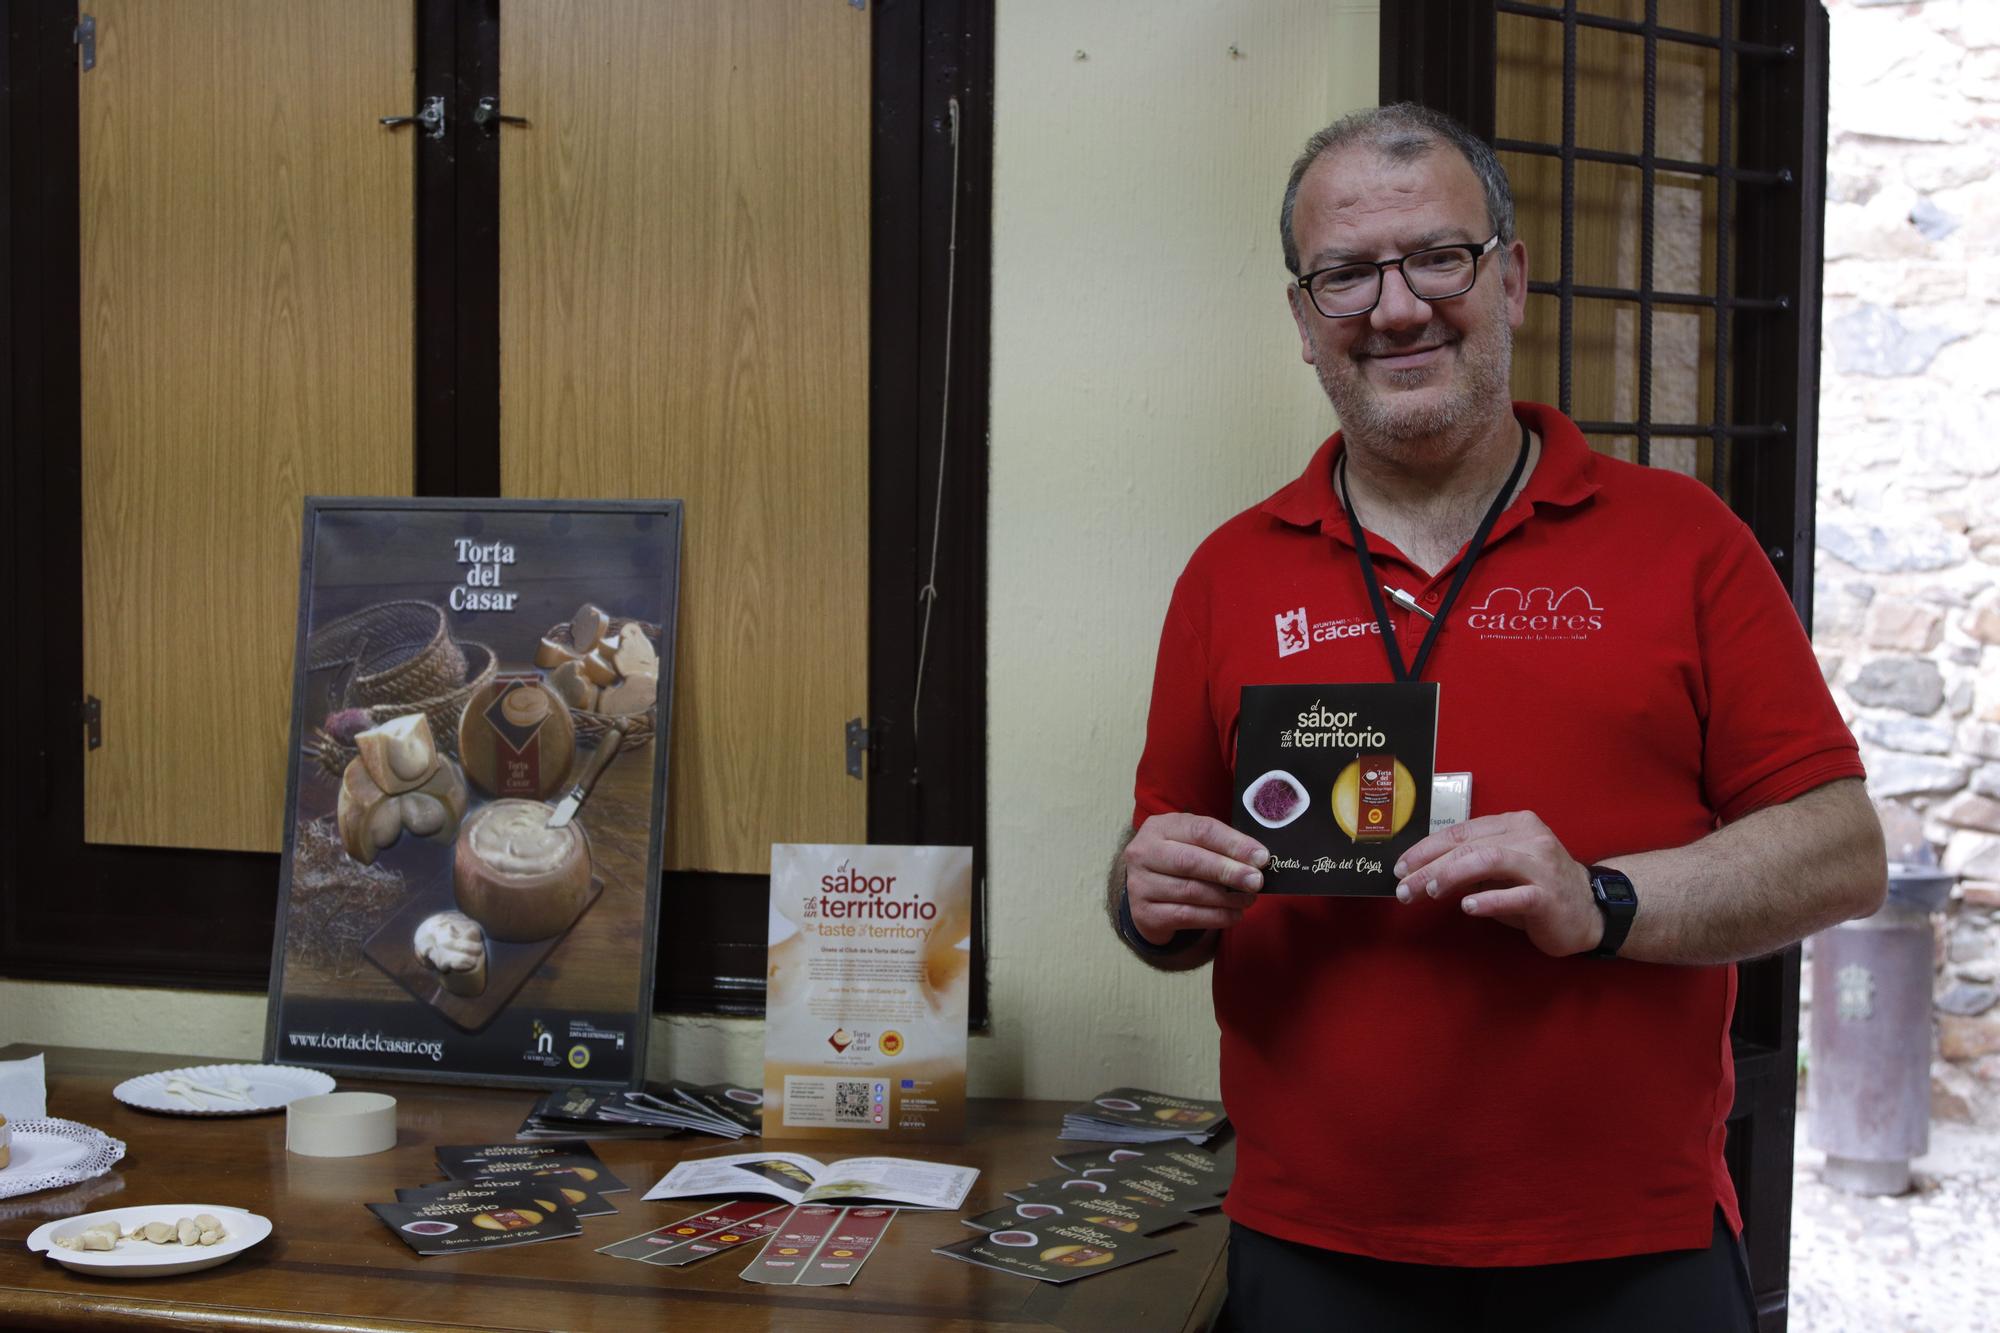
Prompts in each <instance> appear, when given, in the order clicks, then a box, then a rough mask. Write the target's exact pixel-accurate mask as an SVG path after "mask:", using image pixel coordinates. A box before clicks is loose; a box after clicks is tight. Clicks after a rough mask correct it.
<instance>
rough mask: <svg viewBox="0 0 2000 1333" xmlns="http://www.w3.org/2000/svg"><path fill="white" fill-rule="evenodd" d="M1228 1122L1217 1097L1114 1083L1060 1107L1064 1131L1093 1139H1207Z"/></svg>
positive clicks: (1065, 1134)
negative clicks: (1201, 1097) (1080, 1101)
mask: <svg viewBox="0 0 2000 1333" xmlns="http://www.w3.org/2000/svg"><path fill="white" fill-rule="evenodd" d="M1228 1123H1229V1117H1228V1115H1227V1114H1226V1113H1225V1112H1224V1111H1223V1109H1222V1103H1221V1102H1204V1101H1196V1100H1195V1099H1193V1098H1191V1097H1174V1096H1170V1095H1169V1094H1167V1093H1164V1092H1149V1091H1148V1090H1146V1089H1145V1088H1113V1089H1112V1090H1111V1091H1109V1092H1105V1093H1099V1094H1098V1095H1097V1096H1096V1097H1093V1098H1092V1099H1091V1100H1089V1101H1087V1102H1085V1103H1083V1105H1081V1106H1072V1107H1071V1108H1070V1109H1069V1110H1067V1111H1065V1112H1063V1126H1062V1137H1063V1138H1066V1139H1086V1140H1089V1141H1090V1142H1092V1143H1165V1142H1167V1141H1168V1140H1169V1139H1186V1140H1187V1141H1188V1142H1189V1143H1196V1144H1199V1143H1206V1142H1208V1141H1209V1140H1210V1139H1211V1138H1213V1137H1214V1136H1215V1134H1216V1132H1217V1131H1218V1130H1220V1129H1221V1128H1222V1127H1223V1126H1224V1125H1226V1124H1228Z"/></svg>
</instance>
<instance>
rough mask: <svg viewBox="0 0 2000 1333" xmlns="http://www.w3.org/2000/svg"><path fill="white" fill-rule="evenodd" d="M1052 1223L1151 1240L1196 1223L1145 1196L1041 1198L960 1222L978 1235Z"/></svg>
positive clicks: (1007, 1205) (1024, 1201)
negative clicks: (977, 1232) (1161, 1234)
mask: <svg viewBox="0 0 2000 1333" xmlns="http://www.w3.org/2000/svg"><path fill="white" fill-rule="evenodd" d="M1050 1219H1054V1220H1056V1221H1059V1222H1084V1223H1088V1224H1089V1225H1091V1226H1094V1227H1103V1228H1104V1229H1105V1230H1107V1231H1125V1232H1131V1233H1133V1234H1135V1235H1141V1236H1150V1235H1153V1234H1155V1233H1156V1232H1161V1231H1165V1230H1167V1229H1168V1228H1169V1227H1177V1226H1179V1225H1181V1223H1183V1222H1192V1221H1194V1218H1193V1217H1191V1216H1189V1215H1188V1214H1187V1213H1184V1212H1181V1211H1180V1210H1179V1209H1176V1208H1168V1207H1166V1206H1164V1205H1162V1204H1160V1203H1159V1202H1157V1201H1156V1200H1154V1199H1151V1198H1148V1197H1146V1196H1145V1195H1139V1196H1137V1197H1136V1198H1133V1197H1127V1196H1124V1195H1111V1194H1090V1195H1082V1196H1077V1197H1070V1198H1043V1197H1039V1196H1038V1197H1036V1198H1032V1199H1024V1200H1021V1201H1019V1202H1016V1203H1010V1204H1005V1205H1003V1206H1001V1207H999V1208H994V1209H991V1210H989V1211H987V1212H983V1213H979V1214H977V1215H976V1216H973V1217H964V1218H960V1219H959V1220H960V1221H961V1222H964V1223H965V1225H967V1226H969V1227H971V1228H972V1229H973V1230H974V1231H1011V1230H1013V1229H1015V1228H1017V1227H1024V1226H1025V1227H1028V1228H1029V1229H1030V1230H1032V1229H1033V1227H1034V1225H1035V1224H1037V1223H1042V1222H1046V1221H1049V1220H1050Z"/></svg>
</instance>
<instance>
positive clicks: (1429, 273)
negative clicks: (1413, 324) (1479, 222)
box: [1298, 232, 1500, 319]
mask: <svg viewBox="0 0 2000 1333" xmlns="http://www.w3.org/2000/svg"><path fill="white" fill-rule="evenodd" d="M1499 244H1500V234H1499V233H1498V232H1495V233H1494V234H1493V237H1492V239H1491V240H1489V241H1487V242H1486V244H1484V245H1434V246H1432V247H1430V248H1429V249H1428V250H1412V251H1411V252H1410V253H1409V254H1406V255H1403V256H1402V257H1401V258H1398V259H1381V260H1364V261H1362V262H1360V263H1354V264H1335V265H1334V266H1333V267H1332V268H1322V269H1314V270H1313V271H1312V272H1311V273H1308V274H1306V275H1305V276H1303V277H1301V278H1300V279H1299V280H1298V283H1299V286H1301V287H1303V288H1305V292H1306V296H1307V297H1308V298H1310V299H1311V301H1312V303H1313V309H1315V310H1317V311H1319V312H1320V314H1322V315H1325V316H1326V317H1327V318H1328V319H1351V318H1353V317H1354V316H1356V315H1365V314H1367V313H1368V312H1369V311H1371V310H1373V309H1374V308H1375V307H1376V305H1377V304H1379V303H1380V302H1381V300H1382V274H1383V273H1384V272H1385V271H1386V270H1388V269H1392V268H1393V269H1398V270H1401V272H1402V274H1403V285H1404V286H1406V287H1408V288H1409V289H1410V295H1412V296H1414V297H1416V298H1417V299H1418V300H1422V301H1448V300H1450V299H1451V298H1452V297H1454V296H1463V295H1465V294H1466V293H1467V292H1469V291H1471V290H1472V284H1473V283H1475V282H1477V281H1479V259H1480V256H1482V255H1485V254H1489V253H1491V252H1492V250H1493V247H1495V246H1497V245H1499Z"/></svg>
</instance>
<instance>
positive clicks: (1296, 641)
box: [1271, 606, 1382, 657]
mask: <svg viewBox="0 0 2000 1333" xmlns="http://www.w3.org/2000/svg"><path fill="white" fill-rule="evenodd" d="M1271 619H1272V620H1273V621H1274V622H1275V623H1276V628H1277V634H1278V656H1280V657H1290V656H1291V655H1292V654H1293V653H1302V652H1304V651H1305V650H1306V649H1308V648H1310V647H1312V646H1313V645H1314V644H1316V643H1331V642H1333V641H1334V640H1335V639H1354V638H1359V637H1360V636H1361V635H1363V634H1373V635H1376V636H1377V637H1380V635H1381V633H1382V630H1381V627H1380V626H1378V625H1376V623H1375V622H1374V621H1373V620H1363V619H1360V618H1358V617H1356V618H1352V619H1348V620H1320V621H1314V620H1313V619H1312V617H1311V616H1309V615H1307V614H1306V609H1305V608H1304V607H1303V606H1299V607H1294V608H1292V609H1291V610H1289V611H1280V612H1278V613H1277V614H1276V615H1274V616H1272V617H1271Z"/></svg>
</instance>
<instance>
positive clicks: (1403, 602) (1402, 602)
mask: <svg viewBox="0 0 2000 1333" xmlns="http://www.w3.org/2000/svg"><path fill="white" fill-rule="evenodd" d="M1382 591H1384V592H1386V593H1388V594H1389V600H1390V601H1392V602H1394V603H1395V604H1396V605H1397V606H1400V607H1402V608H1403V609H1404V610H1405V611H1414V612H1416V613H1417V614H1418V615H1420V616H1422V617H1423V618H1424V619H1425V620H1436V619H1437V617H1436V616H1434V615H1432V614H1431V613H1430V612H1428V611H1426V610H1424V608H1423V607H1421V606H1419V605H1417V599H1416V598H1414V597H1412V596H1410V594H1408V593H1406V592H1404V591H1403V590H1402V589H1401V588H1391V587H1387V586H1386V585H1385V586H1384V587H1383V589H1382Z"/></svg>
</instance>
